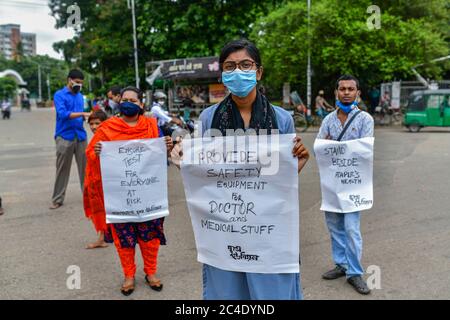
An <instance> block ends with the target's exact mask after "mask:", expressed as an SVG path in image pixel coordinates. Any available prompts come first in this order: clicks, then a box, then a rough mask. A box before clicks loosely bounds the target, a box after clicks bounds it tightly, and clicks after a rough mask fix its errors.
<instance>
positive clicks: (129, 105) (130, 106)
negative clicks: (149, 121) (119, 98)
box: [119, 101, 142, 117]
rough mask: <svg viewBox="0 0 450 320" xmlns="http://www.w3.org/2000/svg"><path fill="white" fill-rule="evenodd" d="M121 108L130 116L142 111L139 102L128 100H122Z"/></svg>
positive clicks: (122, 111) (121, 110)
mask: <svg viewBox="0 0 450 320" xmlns="http://www.w3.org/2000/svg"><path fill="white" fill-rule="evenodd" d="M119 110H120V112H121V113H123V114H124V115H126V116H128V117H133V116H135V115H137V114H138V113H139V112H141V110H142V109H141V107H139V106H138V105H137V104H135V103H133V102H129V101H126V102H122V103H121V104H120V105H119Z"/></svg>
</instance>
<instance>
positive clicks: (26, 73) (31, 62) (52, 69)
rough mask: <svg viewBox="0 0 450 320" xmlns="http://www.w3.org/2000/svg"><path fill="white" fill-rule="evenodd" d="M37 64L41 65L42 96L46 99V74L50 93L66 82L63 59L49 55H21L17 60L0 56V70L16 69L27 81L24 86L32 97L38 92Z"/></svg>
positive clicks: (65, 69) (36, 95) (66, 69)
mask: <svg viewBox="0 0 450 320" xmlns="http://www.w3.org/2000/svg"><path fill="white" fill-rule="evenodd" d="M38 64H40V65H41V82H42V83H41V87H42V98H43V99H47V91H48V89H47V75H49V80H50V93H51V95H53V94H54V93H55V91H56V90H59V89H61V88H62V87H63V86H64V85H65V84H66V81H67V80H66V79H67V73H68V68H67V66H66V63H65V62H64V61H61V60H58V59H54V58H51V57H49V56H35V57H21V59H20V60H19V61H15V60H6V59H5V58H3V57H0V71H1V70H5V69H13V70H15V71H17V72H18V73H19V74H20V75H21V76H22V78H23V80H24V81H25V82H26V83H27V85H26V88H27V89H28V90H29V91H30V93H31V95H32V96H34V97H38V92H39V90H38Z"/></svg>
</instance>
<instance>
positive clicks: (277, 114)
mask: <svg viewBox="0 0 450 320" xmlns="http://www.w3.org/2000/svg"><path fill="white" fill-rule="evenodd" d="M219 64H220V68H221V71H222V82H223V84H224V85H225V86H226V87H227V88H228V90H229V91H230V95H228V96H227V97H226V98H225V99H224V100H223V101H222V102H221V103H219V104H216V105H214V106H211V107H209V108H207V109H205V110H204V111H203V112H202V114H201V115H200V120H201V125H202V127H201V128H202V129H201V132H202V135H203V134H205V132H206V131H209V132H211V135H214V136H226V135H227V133H228V134H230V133H231V132H234V130H239V129H241V130H242V131H248V130H254V132H256V134H258V135H259V134H261V135H262V134H268V135H270V134H275V133H276V132H277V131H278V133H280V134H293V133H295V128H294V123H293V119H292V117H291V115H290V114H289V113H288V112H287V111H285V110H284V109H282V108H280V107H275V106H273V105H272V104H271V103H270V102H269V101H268V100H267V98H266V97H265V96H264V95H263V94H261V92H259V91H258V90H257V86H256V85H257V82H258V81H259V80H261V78H262V74H263V66H262V64H261V57H260V54H259V51H258V49H257V48H256V46H255V45H254V44H253V43H251V42H249V41H247V40H237V41H232V42H230V43H228V44H227V45H226V46H225V47H224V48H223V49H222V52H221V54H220V58H219ZM211 129H213V130H211ZM230 130H231V131H230ZM212 131H215V134H213V133H212ZM293 144H294V147H293V149H292V154H293V156H294V157H297V158H298V171H299V172H300V170H301V169H302V168H303V167H304V165H305V164H306V162H307V161H308V159H309V153H308V150H307V149H306V148H305V146H304V145H303V144H302V142H301V139H300V138H299V137H296V138H295V139H294V141H293ZM181 155H182V150H181V146H180V145H179V144H177V145H176V147H175V148H174V149H173V151H172V161H174V162H176V160H177V159H181ZM270 272H271V270H267V273H250V272H236V271H230V270H224V269H220V268H217V267H214V266H212V265H209V264H206V263H204V264H203V297H204V299H206V300H210V299H213V300H217V299H219V300H221V299H224V300H248V299H266V300H272V299H283V300H298V299H301V298H302V290H301V285H300V274H299V273H270Z"/></svg>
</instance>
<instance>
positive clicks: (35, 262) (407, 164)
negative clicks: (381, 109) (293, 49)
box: [0, 109, 450, 299]
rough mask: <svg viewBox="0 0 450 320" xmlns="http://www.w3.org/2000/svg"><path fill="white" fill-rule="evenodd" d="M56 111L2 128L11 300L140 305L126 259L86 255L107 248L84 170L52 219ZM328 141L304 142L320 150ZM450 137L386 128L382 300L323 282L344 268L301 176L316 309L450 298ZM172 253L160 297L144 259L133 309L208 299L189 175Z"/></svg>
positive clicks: (373, 227)
mask: <svg viewBox="0 0 450 320" xmlns="http://www.w3.org/2000/svg"><path fill="white" fill-rule="evenodd" d="M53 126H54V112H53V110H50V109H40V110H36V109H33V111H32V112H30V113H28V112H24V113H21V112H19V111H18V110H13V114H12V119H11V120H9V121H2V120H0V195H1V196H2V198H3V201H4V207H5V209H6V214H5V215H4V216H2V217H0V288H1V290H0V299H129V298H124V297H123V296H122V295H121V294H120V292H119V290H118V288H119V286H120V284H121V280H122V275H121V269H120V265H119V260H118V257H117V255H116V253H115V249H114V248H113V247H112V246H110V247H109V248H106V249H100V250H94V251H92V250H85V249H84V246H85V244H86V243H87V242H88V241H91V240H93V239H94V238H95V233H94V230H93V227H92V225H91V224H90V222H89V221H88V220H86V219H85V218H84V213H83V211H82V210H83V209H82V202H81V201H82V198H81V193H80V189H79V183H78V178H77V173H76V166H75V165H73V168H72V169H73V170H72V176H71V180H70V184H69V188H68V193H67V198H66V202H65V204H64V206H63V207H62V208H60V209H59V210H56V211H50V210H48V206H49V205H50V197H51V193H52V187H53V181H54V175H55V172H54V171H55V169H54V166H55V148H54V142H53V137H52V135H53ZM315 135H316V132H307V133H305V134H302V136H303V138H304V140H305V143H306V145H307V146H309V147H310V148H311V147H312V143H313V140H314V138H315ZM449 164H450V130H447V129H439V130H438V129H427V130H424V132H421V133H419V134H411V133H408V132H406V131H405V130H403V129H401V128H393V129H385V128H382V129H377V130H376V143H375V168H374V172H375V175H374V177H375V178H374V179H375V182H374V183H375V188H374V193H375V206H374V208H373V209H372V210H370V211H368V212H365V213H364V214H363V217H362V226H361V228H362V232H363V239H364V249H365V250H364V254H363V263H364V266H365V267H368V266H369V265H376V266H379V267H380V270H381V289H380V290H375V291H374V292H373V294H371V295H370V296H368V297H362V296H359V295H358V294H357V293H355V292H354V291H353V289H352V288H351V287H349V285H347V284H346V283H345V280H343V279H339V280H335V281H331V282H327V281H324V280H321V278H320V275H321V274H322V272H324V271H326V270H327V269H329V268H330V267H332V260H331V258H330V243H329V237H328V233H327V231H326V228H325V224H324V219H323V214H322V213H321V212H320V211H319V206H320V186H319V180H318V177H319V176H318V171H317V166H316V164H315V160H314V159H313V158H312V159H311V161H310V162H309V163H308V165H307V167H306V168H305V170H304V172H303V173H302V174H301V176H300V208H301V253H302V286H303V290H304V296H305V298H306V299H450V277H449V274H450V248H449V243H450V194H449V190H450V189H449V177H450V166H449ZM169 194H170V212H171V216H170V217H169V218H167V220H166V225H165V227H166V235H167V238H168V245H167V246H165V247H162V249H161V252H160V255H159V276H160V277H161V279H162V281H163V282H164V290H163V291H162V292H160V293H158V292H154V291H151V290H149V289H148V288H146V287H145V286H144V280H143V272H142V261H140V260H139V265H138V266H139V271H138V274H137V290H136V291H135V293H134V294H133V295H132V297H131V298H132V299H201V292H202V287H201V265H200V264H199V263H198V262H197V261H196V250H195V244H194V238H193V233H192V227H191V224H190V220H189V216H188V213H187V208H186V203H185V196H184V191H183V187H182V182H181V179H180V175H179V173H178V172H177V170H176V169H175V168H173V167H172V166H171V167H170V169H169ZM70 265H77V266H79V267H80V268H81V289H79V290H68V289H67V287H66V279H67V277H68V274H67V273H66V271H67V268H68V266H70Z"/></svg>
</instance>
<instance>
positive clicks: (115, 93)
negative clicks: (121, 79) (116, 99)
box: [106, 86, 122, 96]
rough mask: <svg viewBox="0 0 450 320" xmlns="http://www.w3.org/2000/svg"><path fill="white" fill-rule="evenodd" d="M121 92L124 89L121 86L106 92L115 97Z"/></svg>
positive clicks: (113, 87)
mask: <svg viewBox="0 0 450 320" xmlns="http://www.w3.org/2000/svg"><path fill="white" fill-rule="evenodd" d="M121 90H122V88H121V87H120V86H112V87H111V88H109V90H108V91H106V93H108V92H111V93H112V94H113V95H115V96H117V95H118V94H120V91H121Z"/></svg>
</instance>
